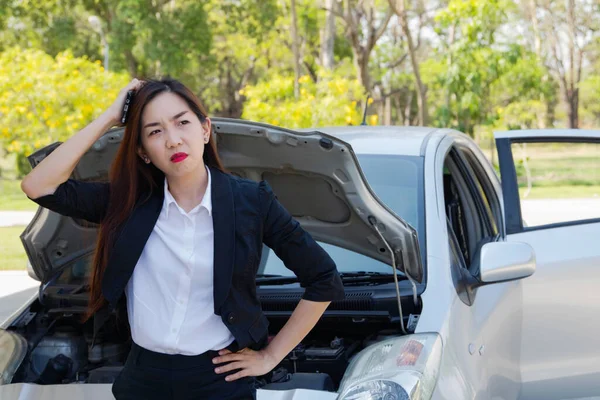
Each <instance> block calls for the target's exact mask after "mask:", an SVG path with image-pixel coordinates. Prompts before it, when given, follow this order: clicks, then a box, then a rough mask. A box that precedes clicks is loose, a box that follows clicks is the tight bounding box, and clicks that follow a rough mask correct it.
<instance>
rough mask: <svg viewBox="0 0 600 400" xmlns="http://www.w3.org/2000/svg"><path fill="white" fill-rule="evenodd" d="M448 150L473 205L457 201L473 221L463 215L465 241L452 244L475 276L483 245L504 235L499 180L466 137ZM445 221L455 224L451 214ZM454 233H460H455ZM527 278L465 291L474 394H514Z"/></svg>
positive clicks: (509, 396) (505, 396)
mask: <svg viewBox="0 0 600 400" xmlns="http://www.w3.org/2000/svg"><path fill="white" fill-rule="evenodd" d="M452 155H453V157H451V158H453V163H454V165H455V166H456V167H458V168H457V170H458V171H459V172H458V173H457V174H456V176H455V178H454V179H456V178H458V179H460V180H462V181H463V182H462V185H463V186H464V187H465V189H463V192H464V193H465V196H466V197H470V198H471V199H472V200H471V202H472V203H473V206H474V207H473V206H471V207H469V206H468V202H463V204H465V207H463V214H465V216H466V215H467V214H468V213H469V208H472V209H474V210H476V211H471V213H472V214H473V218H472V219H473V220H475V221H471V222H469V221H468V218H467V221H465V224H464V226H465V228H464V230H465V231H466V233H467V237H468V240H466V241H464V240H457V241H456V242H455V246H457V247H458V248H459V249H460V256H459V257H458V258H459V263H461V264H463V263H464V264H465V266H466V268H467V271H466V273H467V274H469V275H470V276H472V277H473V278H474V279H480V270H481V267H482V264H481V263H480V258H481V251H482V247H483V245H485V244H486V243H490V242H502V241H504V240H505V238H504V230H503V225H504V223H503V218H502V207H501V201H500V198H499V197H500V194H501V190H500V185H499V182H498V180H497V179H496V177H495V176H494V172H493V169H492V168H491V165H490V164H489V162H487V161H486V160H485V157H484V155H483V153H482V152H481V151H480V149H479V148H477V147H476V145H475V143H474V142H473V141H472V140H470V139H467V138H466V137H464V136H461V137H457V138H455V144H454V154H452V152H451V156H452ZM456 183H457V184H459V182H458V181H457V182H456ZM458 186H460V185H458ZM448 214H449V215H451V214H452V212H448ZM457 214H458V215H460V214H461V213H457ZM475 216H477V218H475ZM477 220H478V221H480V222H479V225H480V227H479V229H475V228H476V225H477V224H476V223H474V222H476V221H477ZM450 223H451V225H453V226H457V224H456V223H455V222H454V221H453V218H451V219H450ZM459 227H460V224H458V226H457V227H456V228H453V229H452V230H453V231H457V232H459V231H460V228H459ZM457 236H458V238H460V236H461V235H460V233H459V234H458V235H457ZM463 243H464V244H463ZM527 279H529V278H527ZM527 279H524V280H515V281H510V282H499V283H494V284H489V285H484V286H481V287H479V288H477V289H475V290H474V291H472V292H471V293H470V302H471V306H470V309H471V310H470V312H471V313H472V318H473V320H474V321H476V324H475V325H474V326H473V329H476V330H477V331H478V332H479V335H478V338H475V340H473V341H472V342H471V343H469V354H470V357H469V358H468V359H467V360H468V362H467V363H465V367H471V368H473V367H476V368H478V369H479V374H480V379H481V380H480V381H479V382H478V384H477V385H476V386H477V391H476V393H477V394H476V396H475V397H474V398H475V399H506V400H508V399H516V398H517V397H518V395H519V390H520V375H519V359H520V353H521V346H520V338H521V326H520V321H522V318H523V315H522V312H521V310H520V309H519V308H520V305H521V303H522V285H523V282H525V281H526V280H527ZM508 321H510V323H508Z"/></svg>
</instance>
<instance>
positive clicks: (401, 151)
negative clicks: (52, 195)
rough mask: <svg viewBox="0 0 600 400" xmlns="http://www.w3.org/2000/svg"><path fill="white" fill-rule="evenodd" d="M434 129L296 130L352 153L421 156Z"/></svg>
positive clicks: (357, 128)
mask: <svg viewBox="0 0 600 400" xmlns="http://www.w3.org/2000/svg"><path fill="white" fill-rule="evenodd" d="M438 130H439V129H438V128H430V127H419V126H370V125H366V126H332V127H318V128H310V129H299V131H306V132H309V131H319V132H322V133H325V134H327V135H331V136H335V137H336V138H339V139H341V140H343V141H345V142H347V143H349V144H350V145H351V146H352V148H353V149H354V152H355V153H356V154H397V155H406V156H420V155H422V150H421V149H422V146H423V145H424V143H425V142H426V141H427V138H428V136H429V135H431V134H432V133H433V132H436V131H438Z"/></svg>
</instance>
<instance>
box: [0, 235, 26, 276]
mask: <svg viewBox="0 0 600 400" xmlns="http://www.w3.org/2000/svg"><path fill="white" fill-rule="evenodd" d="M24 230H25V227H24V226H10V227H0V271H3V270H25V269H27V255H26V254H25V249H24V248H23V244H22V243H21V239H20V238H19V235H20V234H21V233H22V232H23V231H24Z"/></svg>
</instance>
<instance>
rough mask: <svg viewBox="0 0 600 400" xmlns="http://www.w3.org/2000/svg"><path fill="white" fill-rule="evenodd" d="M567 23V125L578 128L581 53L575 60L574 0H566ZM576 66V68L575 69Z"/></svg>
mask: <svg viewBox="0 0 600 400" xmlns="http://www.w3.org/2000/svg"><path fill="white" fill-rule="evenodd" d="M567 24H568V26H569V76H568V85H567V91H566V93H565V94H566V98H567V104H568V106H569V127H570V128H571V129H575V128H579V81H580V79H581V54H582V53H579V57H578V59H577V60H576V59H575V57H576V54H575V46H576V40H577V38H576V35H577V34H576V32H575V29H576V27H575V0H569V1H568V8H567ZM576 68H577V70H576Z"/></svg>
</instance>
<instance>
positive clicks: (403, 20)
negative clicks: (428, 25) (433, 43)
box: [389, 0, 428, 126]
mask: <svg viewBox="0 0 600 400" xmlns="http://www.w3.org/2000/svg"><path fill="white" fill-rule="evenodd" d="M389 3H390V7H391V8H392V10H394V12H395V13H396V15H397V16H398V19H399V20H400V25H401V26H402V31H403V32H404V36H406V43H407V45H408V53H409V55H410V61H411V64H412V70H413V74H414V76H415V82H416V86H417V106H418V110H419V114H418V117H419V119H418V125H421V126H424V125H427V123H428V121H427V119H428V116H427V99H426V88H425V85H424V84H423V81H422V80H421V72H420V70H419V60H418V59H417V52H416V50H415V45H414V43H413V40H412V35H411V32H410V27H409V25H408V17H407V16H406V3H405V0H389Z"/></svg>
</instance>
